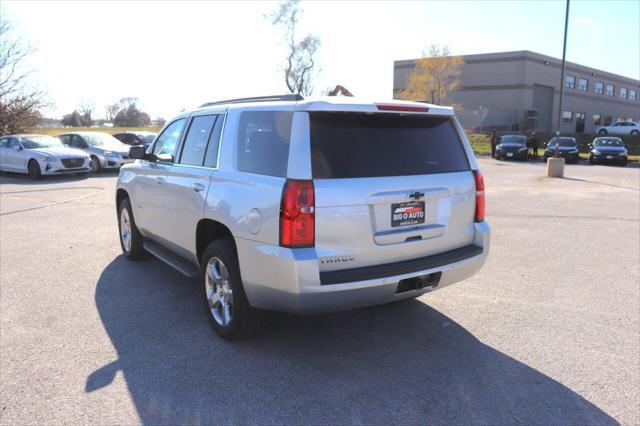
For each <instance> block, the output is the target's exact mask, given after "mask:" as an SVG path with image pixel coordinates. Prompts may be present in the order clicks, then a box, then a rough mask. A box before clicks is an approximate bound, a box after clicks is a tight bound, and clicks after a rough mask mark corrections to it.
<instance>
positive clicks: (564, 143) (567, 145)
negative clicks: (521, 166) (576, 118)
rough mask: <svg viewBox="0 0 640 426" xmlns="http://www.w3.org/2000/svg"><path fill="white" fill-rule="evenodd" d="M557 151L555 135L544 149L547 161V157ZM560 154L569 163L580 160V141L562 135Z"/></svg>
mask: <svg viewBox="0 0 640 426" xmlns="http://www.w3.org/2000/svg"><path fill="white" fill-rule="evenodd" d="M555 153H556V138H555V137H553V138H551V140H550V141H549V142H548V143H547V148H546V149H545V150H544V161H547V158H549V157H553V156H554V155H555ZM558 155H559V156H560V157H562V158H564V159H565V160H566V161H567V163H577V162H578V161H580V153H579V151H578V142H576V138H572V137H568V136H561V137H560V148H559V152H558Z"/></svg>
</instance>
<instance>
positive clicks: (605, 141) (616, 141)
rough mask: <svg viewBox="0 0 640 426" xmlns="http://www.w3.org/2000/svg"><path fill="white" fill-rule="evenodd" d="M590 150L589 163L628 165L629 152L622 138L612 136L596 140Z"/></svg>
mask: <svg viewBox="0 0 640 426" xmlns="http://www.w3.org/2000/svg"><path fill="white" fill-rule="evenodd" d="M589 148H591V151H590V152H589V162H590V163H591V164H596V163H614V164H621V165H623V166H626V165H627V156H628V155H629V151H628V150H627V147H626V146H625V144H624V142H622V139H620V138H616V137H612V136H606V137H599V138H595V139H594V140H593V142H592V143H591V145H589Z"/></svg>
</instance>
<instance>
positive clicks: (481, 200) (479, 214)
mask: <svg viewBox="0 0 640 426" xmlns="http://www.w3.org/2000/svg"><path fill="white" fill-rule="evenodd" d="M473 177H474V178H475V180H476V216H475V221H476V222H482V221H483V220H484V212H485V208H486V199H485V194H484V178H483V177H482V173H480V170H474V171H473Z"/></svg>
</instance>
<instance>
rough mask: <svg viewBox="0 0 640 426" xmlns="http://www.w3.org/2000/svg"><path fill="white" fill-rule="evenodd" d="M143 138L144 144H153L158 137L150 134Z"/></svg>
mask: <svg viewBox="0 0 640 426" xmlns="http://www.w3.org/2000/svg"><path fill="white" fill-rule="evenodd" d="M141 136H142V140H143V141H144V143H151V142H153V141H154V139H155V138H156V136H157V135H156V134H155V133H149V134H148V135H141Z"/></svg>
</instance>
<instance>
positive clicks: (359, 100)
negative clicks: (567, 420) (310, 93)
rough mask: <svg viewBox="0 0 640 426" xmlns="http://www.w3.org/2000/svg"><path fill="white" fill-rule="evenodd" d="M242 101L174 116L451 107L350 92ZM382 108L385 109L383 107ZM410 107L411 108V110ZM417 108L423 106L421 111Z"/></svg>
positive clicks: (449, 111)
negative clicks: (276, 110)
mask: <svg viewBox="0 0 640 426" xmlns="http://www.w3.org/2000/svg"><path fill="white" fill-rule="evenodd" d="M252 99H256V98H248V100H247V101H246V102H245V101H239V100H230V101H220V102H215V103H208V104H204V105H202V106H200V107H198V108H196V109H194V110H192V111H185V112H184V113H183V114H180V115H178V116H177V117H176V118H179V117H183V116H187V115H190V114H192V113H195V112H206V111H219V110H221V109H226V110H234V109H245V108H246V109H253V108H256V107H257V108H259V109H268V108H269V107H279V108H282V107H283V106H291V107H292V109H293V110H295V111H344V112H370V113H374V112H376V113H403V114H417V115H446V116H452V115H453V108H452V107H447V106H440V105H434V104H429V103H426V102H415V101H404V100H397V99H391V100H373V99H370V98H363V97H352V96H322V97H308V98H303V99H300V100H278V99H277V97H268V98H266V99H265V100H252ZM382 108H384V109H382ZM412 109H413V110H412ZM419 109H424V110H423V111H420V110H419Z"/></svg>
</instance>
